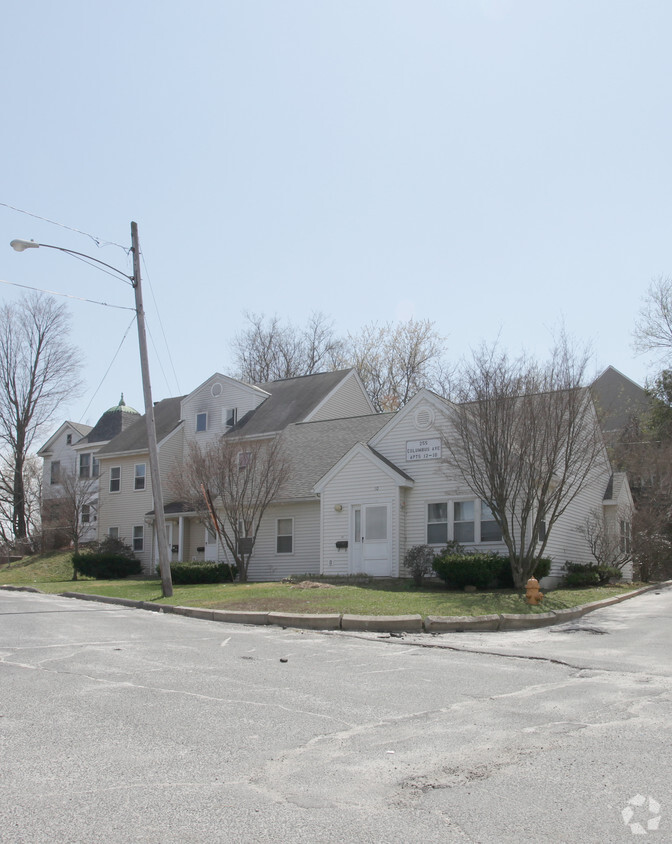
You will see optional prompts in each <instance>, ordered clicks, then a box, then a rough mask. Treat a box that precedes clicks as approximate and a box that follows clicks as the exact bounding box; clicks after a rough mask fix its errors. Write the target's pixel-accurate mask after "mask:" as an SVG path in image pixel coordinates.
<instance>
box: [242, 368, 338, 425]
mask: <svg viewBox="0 0 672 844" xmlns="http://www.w3.org/2000/svg"><path fill="white" fill-rule="evenodd" d="M350 372H351V370H350V369H339V370H336V371H335V372H317V373H315V374H314V375H301V376H299V377H298V378H286V379H283V380H281V381H267V382H266V383H264V384H257V387H258V388H259V389H261V390H264V392H266V393H269V394H270V395H269V396H268V398H267V399H264V401H263V402H262V403H261V404H260V405H259V406H258V407H256V408H255V409H254V410H250V411H249V413H246V414H245V416H243V417H242V418H241V419H240V420H239V421H238V424H237V425H235V426H234V427H233V428H232V429H231V430H230V431H229V432H228V434H227V436H238V437H241V436H242V437H258V436H263V435H269V434H274V433H277V432H278V431H282V430H284V428H286V427H287V425H292V424H294V423H295V422H302V421H303V420H304V419H306V418H307V416H308V415H309V414H310V413H311V411H313V410H314V409H315V408H316V407H317V406H318V405H319V404H321V403H322V402H323V401H324V400H325V399H326V398H327V396H328V395H329V394H330V393H332V392H333V391H334V390H335V389H336V387H338V386H339V384H340V383H341V382H342V381H343V380H344V379H345V378H347V377H348V375H349V374H350Z"/></svg>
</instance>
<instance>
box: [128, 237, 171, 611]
mask: <svg viewBox="0 0 672 844" xmlns="http://www.w3.org/2000/svg"><path fill="white" fill-rule="evenodd" d="M131 247H132V249H131V251H132V252H133V289H134V291H135V311H136V314H137V319H138V341H139V343H140V366H141V369H142V392H143V395H144V397H145V420H146V422H147V442H148V445H149V471H150V478H151V482H152V496H153V499H154V529H155V530H156V538H157V544H158V549H159V571H160V573H161V586H162V589H163V597H164V598H170V597H171V595H172V594H173V581H172V578H171V575H170V561H169V559H168V542H167V540H166V520H165V516H164V512H163V491H162V489H161V476H160V474H159V449H158V446H157V443H156V424H155V422H154V403H153V402H152V386H151V384H150V381H149V360H148V358H147V335H146V333H145V310H144V308H143V305H142V287H141V283H140V242H139V240H138V224H137V223H131Z"/></svg>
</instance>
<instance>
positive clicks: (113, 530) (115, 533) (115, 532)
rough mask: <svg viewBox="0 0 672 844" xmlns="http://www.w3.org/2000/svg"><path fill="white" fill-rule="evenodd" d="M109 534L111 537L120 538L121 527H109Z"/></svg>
mask: <svg viewBox="0 0 672 844" xmlns="http://www.w3.org/2000/svg"><path fill="white" fill-rule="evenodd" d="M107 535H108V536H109V537H110V539H119V528H118V527H111V528H108V529H107Z"/></svg>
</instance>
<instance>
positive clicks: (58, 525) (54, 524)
mask: <svg viewBox="0 0 672 844" xmlns="http://www.w3.org/2000/svg"><path fill="white" fill-rule="evenodd" d="M138 418H140V414H139V413H138V411H137V410H134V409H133V408H132V407H128V406H127V405H126V403H125V402H124V396H123V393H122V395H121V399H120V400H119V404H118V405H115V406H114V407H111V408H109V410H106V411H105V413H103V415H102V416H101V417H100V419H99V420H98V421H97V422H96V424H95V425H94V426H93V427H91V425H81V424H79V423H77V422H64V423H63V424H62V425H61V427H60V428H59V429H58V430H57V431H56V433H55V434H53V435H52V436H51V437H50V438H49V439H48V440H47V442H46V443H45V444H44V445H43V446H42V448H41V449H40V450H39V451H38V456H39V457H41V458H42V460H43V475H42V522H43V527H44V528H45V529H46V531H47V532H48V533H49V534H50V535H49V536H47V537H46V538H47V540H48V542H49V544H51V545H59V544H61V543H62V541H63V540H64V532H63V520H64V519H69V518H70V516H69V515H67V516H66V515H64V513H63V511H64V508H65V507H66V506H67V505H68V504H69V503H71V502H68V501H67V499H70V498H72V496H73V494H74V495H77V484H78V483H79V484H80V488H81V489H82V493H81V495H82V496H83V498H84V499H85V500H82V501H81V502H80V504H79V507H78V510H79V519H80V522H81V527H82V533H81V540H80V541H82V542H91V541H92V540H94V539H96V538H97V535H98V525H97V521H98V483H99V481H98V480H97V479H98V476H99V472H100V467H99V463H98V459H97V452H98V450H99V449H100V448H101V447H102V446H103V445H105V443H107V442H109V441H110V440H111V439H114V437H116V436H118V434H120V433H121V432H122V431H123V430H124V429H125V428H127V427H128V426H129V425H130V424H132V423H133V422H135V421H136V420H137V419H138Z"/></svg>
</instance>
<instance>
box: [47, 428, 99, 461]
mask: <svg viewBox="0 0 672 844" xmlns="http://www.w3.org/2000/svg"><path fill="white" fill-rule="evenodd" d="M67 428H72V430H73V431H74V433H75V434H77V435H78V436H79V437H84V436H86V434H88V433H89V431H90V430H91V425H82V424H81V423H80V422H70V421H69V420H66V421H65V422H63V423H62V424H61V425H59V427H58V429H57V430H56V431H54V433H53V434H52V435H51V436H50V437H49V439H48V440H47V441H46V443H45V444H44V445H43V446H42V447H41V448H40V449H39V450H38V452H37V453H38V455H40V456H42V455H45V454H48V453H49V451H50V449H51V447H52V446H53V445H54V443H55V442H56V440H57V439H58V437H59V436H60V435H61V434H62V433H63V432H64V431H65V430H66V429H67Z"/></svg>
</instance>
